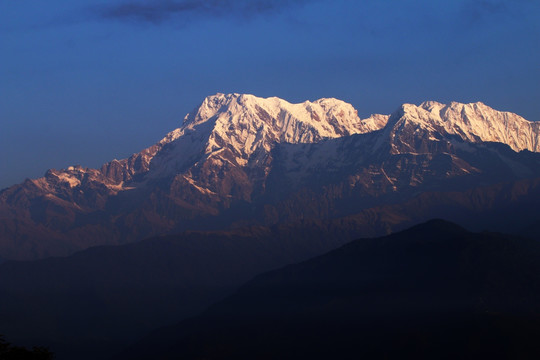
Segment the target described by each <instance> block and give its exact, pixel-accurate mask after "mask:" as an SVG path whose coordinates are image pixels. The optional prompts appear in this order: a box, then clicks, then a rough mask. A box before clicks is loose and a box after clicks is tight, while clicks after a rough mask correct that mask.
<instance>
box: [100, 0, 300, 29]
mask: <svg viewBox="0 0 540 360" xmlns="http://www.w3.org/2000/svg"><path fill="white" fill-rule="evenodd" d="M307 2H308V0H139V1H134V0H127V1H124V2H122V3H120V4H114V5H104V6H102V7H99V8H95V9H94V10H95V12H97V14H98V15H99V16H100V17H103V18H106V19H113V20H123V21H125V20H127V21H137V22H143V23H153V24H160V23H162V22H165V21H168V20H173V19H180V20H182V21H184V22H187V21H190V20H195V19H197V18H200V17H225V16H240V17H247V18H249V17H251V16H256V15H261V14H271V13H279V12H280V11H282V10H283V9H286V8H290V7H292V6H296V5H301V4H305V3H307Z"/></svg>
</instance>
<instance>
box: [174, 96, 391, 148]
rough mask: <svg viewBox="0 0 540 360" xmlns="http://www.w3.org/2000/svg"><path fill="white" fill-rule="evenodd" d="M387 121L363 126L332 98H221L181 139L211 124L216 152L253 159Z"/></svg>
mask: <svg viewBox="0 0 540 360" xmlns="http://www.w3.org/2000/svg"><path fill="white" fill-rule="evenodd" d="M385 120H386V118H385V117H381V118H379V119H378V121H374V120H373V119H372V118H370V119H366V120H361V119H360V118H359V117H358V112H357V111H356V110H355V109H354V107H353V106H352V105H350V104H347V103H345V102H344V101H341V100H338V99H333V98H324V99H319V100H316V101H313V102H310V101H305V102H303V103H300V104H291V103H289V102H287V101H285V100H283V99H280V98H277V97H271V98H266V99H265V98H260V97H256V96H254V95H247V94H216V95H213V96H209V97H207V98H206V99H205V100H204V101H203V102H202V104H201V105H200V106H199V107H198V108H197V109H196V110H195V111H194V112H193V113H192V114H188V115H187V116H186V117H185V119H184V123H183V126H182V128H181V130H180V131H179V133H185V132H187V131H189V130H194V129H195V128H197V127H200V125H202V124H204V123H210V124H209V127H210V128H211V131H212V136H211V137H210V143H211V146H213V147H222V146H223V143H224V142H225V143H227V144H229V145H233V146H234V147H235V148H237V149H238V150H240V149H242V151H243V152H244V154H245V155H249V154H251V153H253V152H254V151H256V150H257V149H258V148H260V147H263V148H264V149H265V150H270V147H271V145H272V144H273V143H279V142H286V143H312V142H317V141H320V140H321V139H324V138H336V137H342V136H347V135H352V134H359V133H365V132H369V131H373V130H377V129H380V128H382V127H383V126H384V124H385Z"/></svg>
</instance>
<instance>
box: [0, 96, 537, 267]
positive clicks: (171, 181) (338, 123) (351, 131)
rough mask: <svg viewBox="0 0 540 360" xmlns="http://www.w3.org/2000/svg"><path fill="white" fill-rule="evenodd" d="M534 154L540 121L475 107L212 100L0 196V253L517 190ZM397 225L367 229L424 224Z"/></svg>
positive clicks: (56, 252)
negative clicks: (121, 148) (151, 139)
mask: <svg viewBox="0 0 540 360" xmlns="http://www.w3.org/2000/svg"><path fill="white" fill-rule="evenodd" d="M539 151H540V123H537V122H531V121H527V120H525V119H523V118H522V117H520V116H518V115H516V114H512V113H508V112H500V111H496V110H493V109H491V108H490V107H488V106H486V105H484V104H482V103H473V104H460V103H456V102H452V103H450V104H447V105H445V104H441V103H437V102H433V101H430V102H424V103H422V104H420V105H419V106H416V105H411V104H404V105H402V106H401V107H400V108H399V109H398V110H397V111H396V112H394V113H393V114H391V115H372V116H370V117H369V118H367V119H360V118H359V116H358V114H357V111H356V110H355V109H354V108H353V107H352V106H351V105H350V104H347V103H345V102H343V101H340V100H337V99H320V100H317V101H314V102H310V101H306V102H304V103H300V104H291V103H288V102H287V101H285V100H282V99H279V98H268V99H263V98H258V97H255V96H253V95H240V94H217V95H214V96H209V97H207V98H206V99H205V100H204V101H203V102H202V104H201V105H200V106H198V107H197V108H196V109H194V110H193V112H192V113H190V114H188V115H187V116H186V117H185V119H184V121H183V124H182V126H181V127H180V128H178V129H176V130H173V131H171V132H170V133H169V134H167V135H166V136H165V137H164V138H163V139H162V140H161V141H159V142H158V143H156V144H155V145H153V146H151V147H149V148H147V149H144V150H143V151H141V152H139V153H136V154H133V155H132V156H131V157H129V158H127V159H123V160H113V161H111V162H109V163H107V164H104V165H103V166H102V167H101V168H100V169H89V168H83V167H81V166H70V167H68V168H67V169H62V170H54V169H51V170H49V171H47V172H46V174H45V176H44V177H42V178H39V179H34V180H32V179H27V180H25V181H24V182H23V183H22V184H18V185H14V186H12V187H9V188H7V189H4V190H2V191H1V192H0V258H2V259H7V260H9V259H16V260H17V259H18V260H29V259H37V258H44V257H48V256H65V255H69V254H72V253H74V252H76V251H79V250H83V249H86V248H89V247H92V246H97V245H117V244H124V243H130V242H133V241H138V240H141V239H144V238H147V237H151V236H156V235H162V234H176V233H181V232H183V231H187V230H199V231H208V230H223V229H236V228H243V227H250V226H274V225H280V224H288V223H296V222H299V221H300V222H301V221H323V222H324V221H335V220H336V219H340V218H346V217H351V216H355V215H358V214H360V213H362V212H364V213H365V212H366V211H369V210H370V209H373V211H375V212H377V208H379V207H380V206H388V205H390V204H402V203H406V202H408V201H413V199H418V196H424V197H425V196H426V195H425V194H426V193H428V192H431V193H436V194H439V195H438V196H440V197H448V196H449V195H448V194H454V193H456V192H459V193H461V194H463V193H467V192H470V191H472V190H471V189H473V188H474V189H476V191H477V192H479V191H481V190H478V189H480V188H486V189H491V188H492V186H495V185H497V184H503V185H499V186H503V187H506V188H508V187H510V188H511V187H514V188H515V187H520V186H521V185H515V182H516V181H518V182H519V181H522V180H527V181H533V180H532V179H536V178H539V177H540V166H539V165H540V156H539V155H538V152H539ZM532 184H533V185H526V186H524V187H525V188H534V189H536V185H535V184H536V183H535V182H534V181H533V183H532ZM524 187H523V186H521V189H522V191H525V190H523V189H524ZM486 191H487V192H488V193H489V190H486ZM527 191H528V190H527ZM518 193H519V191H518ZM440 194H442V195H440ZM514 195H515V196H514ZM514 195H512V196H514V198H513V200H515V201H520V200H526V201H529V202H530V197H529V199H527V198H528V196H527V194H523V193H521V194H514ZM463 197H466V195H463ZM480 197H481V198H485V197H489V195H486V193H483V195H481V196H480ZM498 200H500V199H498ZM498 200H497V199H491V200H488V199H485V202H487V203H489V202H493V203H497V201H498ZM483 206H485V204H483ZM487 207H488V208H489V206H487ZM518 207H519V206H518ZM486 210H489V209H486ZM491 210H493V211H498V210H497V209H491ZM426 211H427V212H429V211H430V210H429V209H428V210H426ZM406 212H407V211H406ZM456 214H459V211H458V212H457V213H456ZM503 218H505V217H503ZM527 219H530V220H531V221H530V222H528V223H526V222H524V221H521V222H520V223H519V224H518V225H516V224H514V223H513V222H512V221H511V220H510V219H507V221H506V222H505V223H501V224H496V226H501V227H503V230H507V229H511V230H512V231H525V230H524V229H526V228H528V227H531V226H534V225H533V224H534V221H536V220H538V219H540V216H538V212H536V213H534V214H530V215H529V216H528V217H527ZM406 220H407V221H406V222H402V221H397V220H396V219H395V220H394V221H390V222H388V223H386V224H384V226H381V227H379V228H377V230H376V231H372V234H373V235H381V234H384V233H388V232H389V231H392V230H394V229H396V228H403V227H404V226H405V225H406V224H412V223H415V222H418V221H419V220H422V219H415V218H409V219H406ZM424 220H425V219H424ZM364 225H365V226H366V227H370V224H369V223H367V224H364ZM482 226H483V225H482ZM518 227H519V228H518ZM496 230H497V229H496ZM350 238H352V235H351V237H350Z"/></svg>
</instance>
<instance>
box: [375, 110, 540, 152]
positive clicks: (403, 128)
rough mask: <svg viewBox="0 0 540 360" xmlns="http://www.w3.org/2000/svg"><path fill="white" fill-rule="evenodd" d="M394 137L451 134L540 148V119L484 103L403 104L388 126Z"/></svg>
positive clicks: (477, 140)
mask: <svg viewBox="0 0 540 360" xmlns="http://www.w3.org/2000/svg"><path fill="white" fill-rule="evenodd" d="M386 131H387V132H388V133H390V136H391V138H392V139H398V140H399V139H400V138H403V137H404V136H406V137H410V136H414V137H415V138H417V139H419V138H425V139H429V140H438V139H441V137H445V136H447V135H451V136H458V137H460V138H461V139H462V140H464V141H467V142H474V143H480V142H498V143H504V144H507V145H508V146H510V147H511V148H512V149H513V150H515V151H521V150H529V151H533V152H540V123H537V122H531V121H528V120H525V119H524V118H522V117H521V116H519V115H516V114H514V113H510V112H504V111H497V110H494V109H492V108H491V107H489V106H487V105H485V104H483V103H481V102H476V103H470V104H462V103H458V102H451V103H450V104H441V103H439V102H436V101H426V102H423V103H422V104H420V105H419V106H416V105H413V104H403V105H402V106H401V109H400V110H399V111H398V112H397V113H395V114H394V115H393V116H392V120H390V121H389V123H388V127H387V129H386Z"/></svg>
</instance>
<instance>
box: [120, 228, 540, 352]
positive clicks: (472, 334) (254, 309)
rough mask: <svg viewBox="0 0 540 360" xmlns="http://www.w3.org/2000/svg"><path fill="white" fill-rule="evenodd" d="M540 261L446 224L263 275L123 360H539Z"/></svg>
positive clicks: (519, 245)
mask: <svg viewBox="0 0 540 360" xmlns="http://www.w3.org/2000/svg"><path fill="white" fill-rule="evenodd" d="M539 258H540V243H539V242H538V241H534V240H528V239H525V238H519V237H513V236H508V235H502V234H498V233H471V232H468V231H466V230H464V229H463V228H461V227H459V226H457V225H454V224H452V223H448V222H446V221H441V220H434V221H430V222H427V223H424V224H421V225H418V226H415V227H413V228H410V229H408V230H405V231H402V232H399V233H396V234H393V235H389V236H386V237H382V238H374V239H360V240H356V241H354V242H352V243H349V244H347V245H345V246H343V247H341V248H339V249H337V250H334V251H331V252H330V253H328V254H325V255H322V256H319V257H316V258H313V259H311V260H308V261H306V262H303V263H299V264H296V265H290V266H287V267H285V268H282V269H280V270H275V271H272V272H269V273H266V274H263V275H260V276H258V277H256V278H255V279H254V280H252V281H250V282H249V283H248V284H246V285H244V286H243V287H242V288H240V290H239V291H238V292H237V293H236V294H235V295H233V296H231V297H229V298H227V299H226V300H224V301H221V302H220V303H218V304H216V305H214V306H212V307H211V308H210V309H209V310H207V311H206V312H205V313H204V314H202V315H200V316H198V317H195V318H192V319H189V320H185V321H183V322H181V323H179V324H178V325H176V326H172V327H168V328H163V329H161V330H159V331H156V332H154V333H153V334H152V335H150V336H148V337H147V338H145V339H143V340H142V341H140V342H139V343H137V344H136V345H134V346H133V347H132V348H131V349H130V350H128V351H126V352H125V353H124V354H123V355H121V356H118V357H116V359H149V358H159V359H178V358H182V359H203V358H204V359H227V358H235V359H238V358H242V359H247V358H257V359H282V358H336V357H337V358H358V357H362V356H366V357H368V358H395V359H397V358H400V359H401V358H425V359H428V358H442V359H455V358H462V359H476V358H496V359H534V358H538V356H539V355H540V345H539V344H538V341H537V339H538V336H539V335H540V263H539V262H538V259H539Z"/></svg>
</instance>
